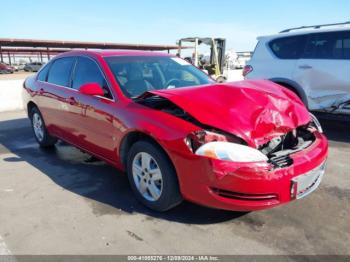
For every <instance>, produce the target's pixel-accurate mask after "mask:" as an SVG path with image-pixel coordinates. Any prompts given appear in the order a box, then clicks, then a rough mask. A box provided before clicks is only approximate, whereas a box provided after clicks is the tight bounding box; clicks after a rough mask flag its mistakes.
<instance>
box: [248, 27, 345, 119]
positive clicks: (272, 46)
mask: <svg viewBox="0 0 350 262" xmlns="http://www.w3.org/2000/svg"><path fill="white" fill-rule="evenodd" d="M349 25H350V22H346V23H338V24H327V25H317V26H307V27H305V26H304V27H299V28H292V29H287V30H284V31H282V32H280V33H279V34H276V35H272V36H263V37H259V38H258V44H257V46H256V49H255V51H254V54H253V57H252V59H251V60H250V61H249V62H248V63H247V65H246V66H245V67H244V70H243V75H244V76H245V78H246V79H269V80H271V81H273V82H276V83H278V84H280V85H282V86H285V87H286V88H288V89H290V90H292V91H294V92H295V93H296V94H297V95H298V96H299V97H300V98H301V99H302V100H303V102H304V103H305V105H306V106H307V107H308V108H309V110H313V111H321V112H326V113H333V114H348V115H350V27H349Z"/></svg>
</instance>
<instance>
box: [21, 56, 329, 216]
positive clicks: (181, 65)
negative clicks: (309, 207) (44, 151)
mask: <svg viewBox="0 0 350 262" xmlns="http://www.w3.org/2000/svg"><path fill="white" fill-rule="evenodd" d="M23 97H24V100H25V104H26V105H27V109H28V116H29V118H30V119H31V122H32V126H33V131H34V135H35V138H36V140H37V142H38V143H39V144H40V146H42V147H49V146H54V144H55V143H56V141H57V139H61V140H64V141H66V142H68V143H70V144H72V145H74V146H76V147H79V148H81V149H82V150H84V151H86V152H89V153H90V154H92V155H94V156H96V157H97V158H99V159H102V160H104V161H106V162H108V163H110V164H111V165H113V166H115V167H116V168H118V169H121V170H124V171H126V173H127V175H128V179H129V182H130V185H131V188H132V190H133V191H134V193H135V195H136V197H137V199H138V200H140V201H141V202H142V203H143V204H145V205H146V206H147V207H149V208H151V209H154V210H158V211H165V210H168V209H170V208H172V207H174V206H176V205H177V204H179V203H180V202H181V201H182V200H183V199H186V200H189V201H192V202H195V203H198V204H201V205H205V206H209V207H215V208H221V209H228V210H237V211H238V210H240V211H249V210H259V209H265V208H270V207H273V206H277V205H279V204H283V203H287V202H289V201H291V200H294V199H299V198H302V197H304V196H306V195H307V194H309V193H310V192H312V191H313V190H315V189H316V188H317V187H318V185H319V184H320V181H321V179H322V176H323V174H324V170H325V161H326V158H327V151H328V145H327V139H326V138H325V136H324V135H323V134H322V129H321V126H320V125H319V123H318V121H317V119H316V118H315V117H314V116H313V115H311V114H310V113H309V112H308V111H307V109H306V108H305V107H304V105H303V103H302V102H301V100H300V99H299V98H298V97H297V96H296V95H295V94H294V93H292V92H290V91H289V90H287V89H286V88H282V87H280V86H278V85H276V84H274V83H272V82H269V81H264V80H261V81H242V82H236V83H224V84H217V83H215V82H214V81H213V80H212V79H211V78H209V77H208V76H207V75H206V74H205V73H203V72H202V71H201V70H199V69H197V68H196V67H194V66H192V65H190V64H189V63H187V62H186V61H184V60H182V59H180V58H178V57H175V56H171V55H168V54H163V53H154V52H139V51H94V52H92V51H72V52H68V53H64V54H62V55H59V56H57V57H55V58H54V59H52V60H51V61H50V62H49V63H48V64H46V65H45V66H44V67H43V68H42V69H41V70H40V71H39V72H38V73H37V74H36V75H35V76H31V77H29V78H28V79H26V81H25V84H24V96H23ZM96 175H98V174H96Z"/></svg>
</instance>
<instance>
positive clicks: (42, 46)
mask: <svg viewBox="0 0 350 262" xmlns="http://www.w3.org/2000/svg"><path fill="white" fill-rule="evenodd" d="M185 48H186V47H185ZM72 49H128V50H147V51H168V53H169V52H170V50H175V49H178V46H177V45H146V44H126V43H103V42H78V41H61V40H35V39H12V38H0V61H1V62H3V61H4V56H5V55H7V57H8V60H9V64H10V65H11V60H12V59H13V57H14V55H33V56H34V55H37V56H38V57H40V60H41V61H42V59H43V55H47V59H50V57H51V56H52V55H57V54H59V53H62V52H67V51H70V50H72ZM11 57H12V59H11Z"/></svg>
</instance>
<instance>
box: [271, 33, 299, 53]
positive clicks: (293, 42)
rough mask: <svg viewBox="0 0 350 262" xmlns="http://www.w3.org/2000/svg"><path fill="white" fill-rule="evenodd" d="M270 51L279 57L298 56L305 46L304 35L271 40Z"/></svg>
mask: <svg viewBox="0 0 350 262" xmlns="http://www.w3.org/2000/svg"><path fill="white" fill-rule="evenodd" d="M269 46H270V48H271V50H272V52H273V53H274V54H275V55H276V56H277V57H278V58H281V59H298V58H300V56H301V54H302V52H303V50H304V47H305V36H303V35H299V36H291V37H283V38H278V39H275V40H272V41H271V42H270V44H269Z"/></svg>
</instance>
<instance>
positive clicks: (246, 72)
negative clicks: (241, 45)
mask: <svg viewBox="0 0 350 262" xmlns="http://www.w3.org/2000/svg"><path fill="white" fill-rule="evenodd" d="M252 71H253V67H252V66H251V65H246V66H245V67H244V68H243V72H242V75H243V76H244V77H245V76H246V75H248V74H249V73H250V72H252Z"/></svg>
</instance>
